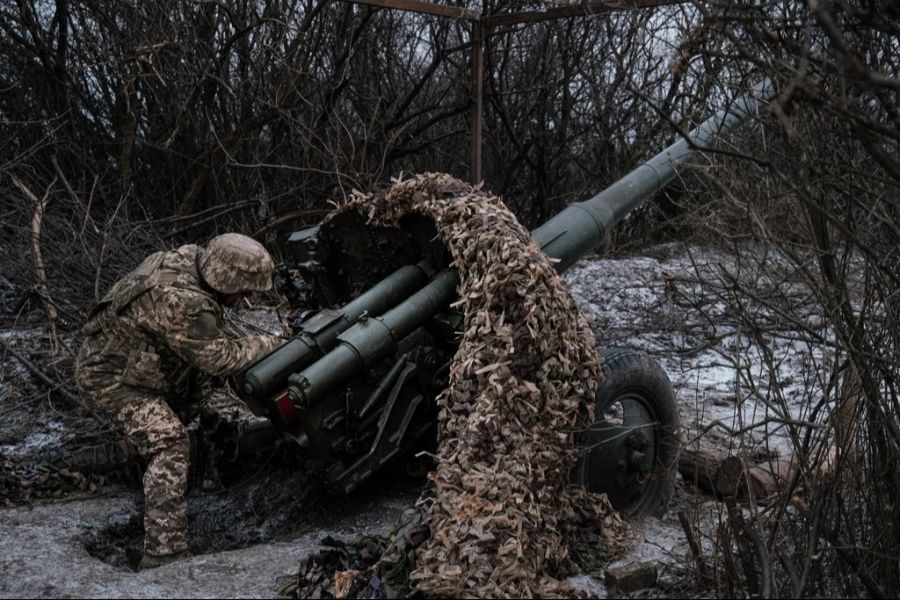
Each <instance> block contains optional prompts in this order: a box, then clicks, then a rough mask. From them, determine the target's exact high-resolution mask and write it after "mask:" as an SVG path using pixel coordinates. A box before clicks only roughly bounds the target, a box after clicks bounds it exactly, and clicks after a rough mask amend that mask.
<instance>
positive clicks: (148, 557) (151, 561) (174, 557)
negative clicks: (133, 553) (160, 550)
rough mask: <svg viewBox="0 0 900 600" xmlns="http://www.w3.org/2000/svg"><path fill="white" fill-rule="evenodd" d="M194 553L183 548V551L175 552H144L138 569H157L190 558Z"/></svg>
mask: <svg viewBox="0 0 900 600" xmlns="http://www.w3.org/2000/svg"><path fill="white" fill-rule="evenodd" d="M193 555H194V553H193V552H191V551H190V550H182V551H181V552H176V553H175V554H159V555H157V554H149V553H147V552H144V556H142V557H141V562H140V564H139V565H138V569H140V570H141V571H144V570H146V569H155V568H156V567H161V566H163V565H167V564H169V563H172V562H175V561H179V560H183V559H185V558H190V557H192V556H193Z"/></svg>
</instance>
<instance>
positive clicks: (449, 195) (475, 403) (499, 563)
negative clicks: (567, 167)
mask: <svg viewBox="0 0 900 600" xmlns="http://www.w3.org/2000/svg"><path fill="white" fill-rule="evenodd" d="M347 209H354V210H357V211H359V212H361V213H362V214H364V215H366V216H367V217H368V218H369V219H370V221H371V223H373V224H375V225H379V226H385V225H393V224H395V223H396V222H397V220H398V219H399V218H400V217H402V216H403V215H404V214H406V213H408V212H410V211H416V212H420V213H423V214H426V215H428V216H430V217H432V218H433V219H434V220H435V223H436V225H437V229H438V233H439V236H440V237H441V239H442V240H443V241H444V243H445V244H446V245H447V247H448V249H449V250H450V253H451V255H452V256H453V264H452V266H453V267H454V268H456V269H457V270H458V271H459V275H460V290H459V292H460V300H459V301H458V302H457V303H456V304H455V305H454V306H455V308H456V309H458V310H460V311H461V312H462V313H463V315H464V319H465V321H464V334H463V338H462V343H461V345H460V348H459V351H458V352H457V354H456V357H455V359H454V362H453V365H452V367H451V372H450V385H449V387H448V389H447V390H446V391H445V392H444V393H442V394H441V396H440V397H439V398H438V400H437V401H438V404H439V406H440V408H441V414H440V430H439V449H438V451H437V457H436V458H437V468H436V471H435V472H433V473H432V474H431V475H430V479H431V481H432V483H433V489H432V490H430V491H429V492H428V493H427V494H426V496H424V497H423V499H422V500H420V503H419V506H420V507H421V508H422V510H423V511H424V512H425V519H426V522H427V524H428V525H429V526H430V528H431V532H432V535H431V537H430V539H428V540H427V541H426V542H425V543H424V544H423V545H422V546H421V547H420V548H419V550H418V551H417V552H416V558H417V560H416V568H415V570H414V571H413V572H412V574H411V580H412V584H413V586H414V588H415V589H417V590H418V591H420V592H423V593H425V594H427V595H430V596H438V597H448V596H452V597H461V596H466V597H471V596H476V597H483V598H484V597H531V596H541V597H553V596H571V595H576V591H575V590H573V589H571V588H570V587H569V586H568V585H567V584H566V583H565V581H564V580H562V579H561V578H562V577H564V576H565V575H566V574H567V573H570V572H571V568H572V566H573V565H572V561H571V560H570V555H569V545H568V542H570V541H572V540H573V539H574V537H577V536H574V535H573V534H575V531H576V530H578V531H580V533H582V534H583V533H587V534H588V535H587V538H585V537H584V536H581V537H580V538H579V539H580V540H581V541H582V543H583V542H584V540H585V539H588V540H589V541H590V542H591V545H592V546H593V548H592V550H593V551H594V552H596V553H597V554H603V555H606V556H608V555H609V554H611V553H613V552H615V551H617V550H619V549H620V547H621V544H622V542H621V541H622V540H623V539H624V538H625V535H624V534H625V525H624V523H623V522H622V521H621V519H620V518H619V516H618V514H617V513H616V512H615V511H614V510H613V509H612V508H611V507H610V506H609V504H608V502H607V500H606V498H605V496H597V495H589V494H587V493H586V492H585V491H584V490H583V489H582V488H579V487H576V486H573V485H571V484H570V470H571V467H572V465H573V464H574V462H575V460H576V445H575V434H576V432H578V431H583V430H585V429H586V428H587V427H588V426H589V424H590V423H591V422H592V419H593V398H594V392H595V391H596V388H597V386H598V385H599V383H600V382H601V380H602V378H603V372H602V370H601V367H600V362H599V358H598V355H597V353H596V351H595V349H594V337H593V335H592V333H591V331H590V329H589V328H588V325H587V323H586V322H585V320H584V319H583V318H582V317H581V315H580V314H579V311H578V308H577V307H576V305H575V303H574V302H573V300H572V298H571V297H570V295H569V293H568V291H567V290H566V288H565V285H564V283H563V281H562V280H561V278H560V277H559V276H558V275H557V274H556V272H555V271H554V269H553V267H552V265H551V263H550V261H549V260H548V258H547V257H546V256H545V255H544V254H543V253H542V252H541V251H540V249H539V248H538V247H537V245H536V244H535V243H534V242H533V240H532V238H531V235H530V234H529V232H528V231H527V230H526V229H525V228H523V227H522V225H521V224H520V223H519V222H518V221H517V220H516V218H515V217H514V216H513V214H512V213H511V212H510V211H509V210H508V209H507V208H506V206H504V204H503V203H502V202H501V201H500V199H498V198H497V197H495V196H492V195H490V194H487V193H485V192H483V191H480V189H478V188H476V187H473V186H471V185H469V184H466V183H464V182H462V181H459V180H457V179H454V178H452V177H450V176H449V175H445V174H425V175H421V176H417V177H413V178H411V179H407V180H404V181H395V182H394V185H393V186H392V187H390V189H388V190H387V191H386V192H385V193H381V194H365V193H360V192H356V193H354V194H353V195H352V197H351V198H350V199H349V200H348V202H347V203H346V204H345V205H344V206H342V207H341V208H340V209H339V211H343V210H347Z"/></svg>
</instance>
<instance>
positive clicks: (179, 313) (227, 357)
mask: <svg viewBox="0 0 900 600" xmlns="http://www.w3.org/2000/svg"><path fill="white" fill-rule="evenodd" d="M200 250H201V248H200V247H198V246H195V245H186V246H181V247H180V248H178V249H176V250H172V251H168V252H157V253H155V254H152V255H150V256H149V257H147V258H146V259H145V260H144V262H142V263H141V264H140V265H139V266H138V267H137V268H136V269H135V270H134V271H132V272H131V273H129V274H128V275H126V276H125V277H124V278H122V279H121V280H119V281H118V282H117V283H116V284H115V285H113V287H112V288H110V290H109V292H107V294H106V296H105V297H104V298H103V300H101V301H100V303H99V304H98V305H97V306H96V307H95V308H94V309H93V311H91V316H90V318H89V320H88V322H87V324H86V325H85V326H84V329H83V334H84V343H83V344H82V347H81V351H80V352H79V354H78V363H77V371H78V382H79V384H81V386H82V387H83V388H85V389H90V390H91V391H93V392H94V393H100V394H102V393H103V391H104V390H110V391H111V390H113V389H117V388H121V387H122V386H129V387H134V388H140V389H142V390H147V391H153V392H159V393H161V394H165V395H170V396H171V395H174V396H181V397H182V398H184V395H185V394H189V395H192V396H193V395H196V392H195V390H191V389H190V388H196V387H197V386H196V376H197V375H198V374H202V375H206V376H216V377H224V376H229V375H233V374H235V373H237V372H238V371H240V370H242V369H243V368H244V367H247V366H249V365H250V364H252V363H253V362H255V361H256V360H258V359H259V358H261V357H262V356H264V355H265V354H267V353H268V352H270V351H272V350H273V349H275V347H276V346H278V344H279V343H280V341H281V340H280V339H279V338H277V337H275V336H267V335H260V336H245V337H237V336H233V335H230V334H229V332H227V331H226V329H225V328H224V326H223V313H222V307H221V306H220V305H219V303H218V302H217V300H216V294H215V292H214V291H212V290H211V289H210V288H208V287H207V286H206V285H205V284H204V283H203V282H202V281H201V278H200V275H199V274H198V271H197V267H196V262H197V255H198V252H199V251H200ZM184 399H187V398H184Z"/></svg>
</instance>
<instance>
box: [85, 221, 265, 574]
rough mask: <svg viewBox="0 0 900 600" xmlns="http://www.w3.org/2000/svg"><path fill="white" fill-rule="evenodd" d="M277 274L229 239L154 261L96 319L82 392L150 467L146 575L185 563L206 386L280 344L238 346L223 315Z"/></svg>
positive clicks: (259, 339) (257, 341)
mask: <svg viewBox="0 0 900 600" xmlns="http://www.w3.org/2000/svg"><path fill="white" fill-rule="evenodd" d="M273 270H274V266H273V263H272V258H271V257H270V256H269V253H268V252H266V250H265V248H263V247H262V245H260V244H259V243H258V242H256V241H254V240H253V239H251V238H249V237H246V236H243V235H240V234H235V233H227V234H225V235H220V236H218V237H216V238H213V239H212V240H211V241H210V242H209V244H207V246H206V248H202V247H200V246H196V245H186V246H181V247H180V248H178V249H176V250H172V251H169V252H157V253H155V254H152V255H150V256H149V257H148V258H147V259H146V260H144V262H142V263H141V264H140V265H139V266H138V267H137V268H136V269H135V270H134V271H132V272H131V273H129V274H128V275H126V276H125V277H124V278H123V279H121V280H120V281H118V282H117V283H116V284H115V285H114V286H113V287H112V288H111V289H110V290H109V292H108V293H107V294H106V296H105V297H104V298H103V300H101V301H100V303H99V304H98V305H97V306H96V307H94V309H93V310H92V311H91V315H90V318H89V319H88V323H87V324H86V325H85V327H84V330H83V333H84V343H83V345H82V347H81V351H80V352H79V353H78V362H77V377H78V384H79V385H80V386H81V388H82V390H83V391H84V393H85V394H84V395H85V397H86V401H87V403H88V404H89V405H90V406H91V407H92V408H94V409H95V410H97V411H98V412H100V413H102V414H104V415H106V416H108V417H109V418H110V419H111V420H112V421H113V423H114V424H115V425H116V426H117V428H118V429H119V430H120V431H121V432H123V433H124V434H125V435H127V436H128V439H129V440H131V442H132V443H134V445H135V446H136V447H137V449H138V451H139V452H140V454H141V456H142V457H143V458H144V459H146V461H147V470H146V472H145V473H144V498H145V504H144V558H143V559H142V561H141V566H142V567H145V568H146V567H152V566H158V565H160V564H163V563H165V562H169V561H171V560H174V559H176V558H178V557H180V556H185V555H188V554H189V552H188V544H187V501H186V499H185V492H186V491H187V478H188V458H189V450H190V447H189V444H190V442H189V439H188V433H187V430H186V429H185V425H184V423H187V422H188V420H189V419H190V418H191V416H192V414H195V413H196V410H197V409H198V408H199V401H200V400H201V398H200V397H199V396H200V395H201V392H200V389H201V387H202V386H201V383H202V381H203V379H204V378H206V379H207V380H208V379H209V378H211V377H225V376H228V375H232V374H234V373H236V372H238V371H240V370H242V369H243V368H244V367H246V366H248V365H250V364H252V363H253V362H255V361H256V360H258V359H259V358H261V357H262V356H264V355H265V354H267V353H269V352H271V351H272V350H273V349H275V347H276V346H277V345H278V344H279V342H280V339H279V338H277V337H274V336H265V335H263V336H247V337H232V336H230V335H228V334H227V333H226V332H225V331H224V330H223V323H222V305H225V306H233V305H234V304H235V303H237V302H238V301H239V300H240V299H242V298H243V297H245V296H247V295H249V294H251V293H253V292H261V291H265V290H268V289H270V288H271V287H272V273H273Z"/></svg>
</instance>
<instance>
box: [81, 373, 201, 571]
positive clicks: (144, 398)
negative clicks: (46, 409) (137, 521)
mask: <svg viewBox="0 0 900 600" xmlns="http://www.w3.org/2000/svg"><path fill="white" fill-rule="evenodd" d="M79 383H80V384H81V387H82V390H83V391H84V392H85V396H86V398H85V399H86V400H87V404H88V405H89V406H90V407H91V408H92V409H94V410H96V411H97V412H99V413H101V414H103V415H105V416H107V417H108V418H109V419H110V420H111V421H112V422H113V424H114V425H115V426H116V428H117V429H118V430H119V431H120V432H121V433H123V434H124V435H126V436H127V437H128V439H129V441H131V442H132V443H133V444H134V446H135V447H136V448H137V451H138V453H140V455H141V457H142V458H144V459H145V460H146V461H147V470H146V471H145V472H144V480H143V483H144V553H145V554H153V555H157V556H160V555H166V554H176V553H179V552H182V551H184V550H187V548H188V543H187V500H186V498H185V493H186V492H187V484H188V463H189V459H190V439H189V437H188V433H187V429H186V428H185V426H184V425H183V424H182V422H181V419H180V418H179V417H178V415H176V414H175V411H173V410H172V408H171V407H170V406H169V404H168V403H167V402H166V400H165V398H164V397H163V396H161V395H159V394H154V393H153V392H149V391H144V390H140V389H137V388H131V387H128V386H123V385H120V384H113V385H110V386H107V387H96V386H95V385H91V383H96V382H90V381H83V380H82V381H79ZM85 384H87V385H85Z"/></svg>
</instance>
